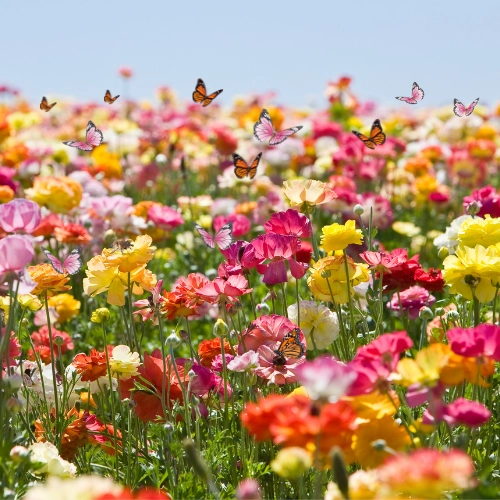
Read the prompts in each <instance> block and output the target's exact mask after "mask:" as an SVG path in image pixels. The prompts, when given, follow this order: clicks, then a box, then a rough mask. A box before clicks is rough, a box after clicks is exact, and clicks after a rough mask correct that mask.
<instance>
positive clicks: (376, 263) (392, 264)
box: [359, 248, 408, 273]
mask: <svg viewBox="0 0 500 500" xmlns="http://www.w3.org/2000/svg"><path fill="white" fill-rule="evenodd" d="M359 256H360V257H361V258H362V259H363V260H364V261H365V262H366V263H367V264H368V265H369V266H370V269H371V270H373V271H377V272H384V273H391V272H392V270H399V269H400V268H401V266H402V265H403V264H404V263H405V262H406V261H407V260H408V253H407V251H406V250H404V249H403V248H396V249H395V250H393V251H392V252H391V253H386V252H363V253H360V254H359Z"/></svg>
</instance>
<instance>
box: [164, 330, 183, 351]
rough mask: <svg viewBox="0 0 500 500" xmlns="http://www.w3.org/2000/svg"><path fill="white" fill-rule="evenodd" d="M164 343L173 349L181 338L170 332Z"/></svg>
mask: <svg viewBox="0 0 500 500" xmlns="http://www.w3.org/2000/svg"><path fill="white" fill-rule="evenodd" d="M165 343H166V344H167V345H168V346H172V347H173V348H174V349H175V348H176V347H177V346H178V345H179V344H180V343H181V339H180V338H179V337H178V336H177V335H176V334H175V333H171V334H170V335H169V336H168V337H167V340H165Z"/></svg>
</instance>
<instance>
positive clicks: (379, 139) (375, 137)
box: [352, 119, 386, 149]
mask: <svg viewBox="0 0 500 500" xmlns="http://www.w3.org/2000/svg"><path fill="white" fill-rule="evenodd" d="M352 133H353V134H354V135H355V136H356V137H357V138H358V139H360V140H362V141H363V142H364V144H365V146H366V147H367V148H370V149H375V146H380V145H382V144H384V142H385V139H386V135H385V134H384V131H383V130H382V125H380V120H379V119H377V120H375V121H374V122H373V125H372V129H371V131H370V137H367V136H366V135H363V134H360V133H359V132H356V131H355V130H353V131H352Z"/></svg>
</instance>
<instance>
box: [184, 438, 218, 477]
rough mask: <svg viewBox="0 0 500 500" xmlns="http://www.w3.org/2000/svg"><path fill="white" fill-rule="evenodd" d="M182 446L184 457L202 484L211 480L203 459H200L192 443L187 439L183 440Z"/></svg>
mask: <svg viewBox="0 0 500 500" xmlns="http://www.w3.org/2000/svg"><path fill="white" fill-rule="evenodd" d="M182 446H183V447H184V451H185V452H186V457H187V459H188V462H189V464H190V465H191V467H192V468H193V470H194V472H195V473H196V474H198V476H200V478H201V479H202V480H203V481H204V482H206V483H208V482H209V481H210V479H211V478H210V471H209V470H208V467H207V464H206V463H205V461H204V460H203V458H201V456H200V453H199V452H198V449H197V448H196V445H195V443H194V441H193V440H192V439H189V438H186V439H183V441H182Z"/></svg>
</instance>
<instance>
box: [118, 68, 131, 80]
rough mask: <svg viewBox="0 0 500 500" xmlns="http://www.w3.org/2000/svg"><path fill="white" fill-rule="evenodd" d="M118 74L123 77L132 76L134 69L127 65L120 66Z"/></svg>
mask: <svg viewBox="0 0 500 500" xmlns="http://www.w3.org/2000/svg"><path fill="white" fill-rule="evenodd" d="M118 74H119V75H120V76H122V77H123V78H132V77H133V76H134V71H133V69H132V68H130V67H129V66H122V67H121V68H120V69H119V70H118Z"/></svg>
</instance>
